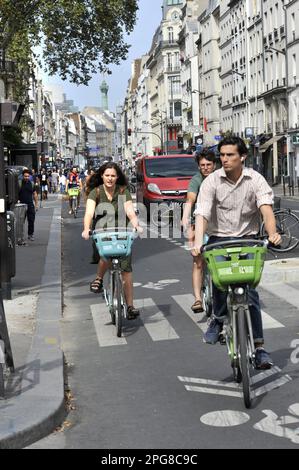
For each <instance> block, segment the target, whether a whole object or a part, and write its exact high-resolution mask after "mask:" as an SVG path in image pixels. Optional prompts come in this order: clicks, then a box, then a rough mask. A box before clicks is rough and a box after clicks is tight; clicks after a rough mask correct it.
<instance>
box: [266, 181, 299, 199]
mask: <svg viewBox="0 0 299 470" xmlns="http://www.w3.org/2000/svg"><path fill="white" fill-rule="evenodd" d="M272 189H273V192H274V196H277V197H281V198H282V199H284V200H287V201H297V202H299V192H298V188H297V187H296V188H294V196H290V194H289V188H288V186H286V187H285V195H284V194H283V185H282V184H278V185H277V186H273V187H272Z"/></svg>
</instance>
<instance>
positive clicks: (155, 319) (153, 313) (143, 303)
mask: <svg viewBox="0 0 299 470" xmlns="http://www.w3.org/2000/svg"><path fill="white" fill-rule="evenodd" d="M134 304H135V306H136V307H137V308H139V309H142V312H141V318H142V321H143V324H144V327H145V328H146V330H147V332H148V334H149V335H150V337H151V338H152V340H153V341H163V340H164V341H165V340H171V339H178V338H179V336H178V335H177V334H176V332H175V330H174V329H173V328H172V326H171V325H170V323H169V321H168V320H167V319H166V318H165V316H164V315H163V313H162V312H161V311H160V310H158V307H157V305H156V304H155V302H154V301H153V300H152V299H143V300H136V301H135V302H134Z"/></svg>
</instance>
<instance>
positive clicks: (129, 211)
mask: <svg viewBox="0 0 299 470" xmlns="http://www.w3.org/2000/svg"><path fill="white" fill-rule="evenodd" d="M124 208H125V213H126V215H127V217H128V219H129V220H130V222H131V224H132V225H133V228H134V229H135V230H137V231H138V232H142V231H143V230H142V228H141V227H140V226H139V222H138V217H137V215H136V213H135V209H134V206H133V202H132V201H127V202H125V204H124Z"/></svg>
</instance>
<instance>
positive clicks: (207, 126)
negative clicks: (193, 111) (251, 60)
mask: <svg viewBox="0 0 299 470" xmlns="http://www.w3.org/2000/svg"><path fill="white" fill-rule="evenodd" d="M198 21H199V24H200V40H199V45H200V47H199V54H200V55H201V60H200V64H201V70H200V74H199V84H200V86H199V91H198V94H199V99H200V104H201V108H202V109H201V128H202V130H203V136H204V139H203V140H204V144H205V145H207V146H214V145H215V144H216V143H217V141H218V139H219V130H220V106H219V102H220V99H221V91H222V83H221V78H220V71H221V51H220V1H219V0H210V1H209V5H208V8H207V9H206V10H205V11H204V12H203V13H202V14H201V15H200V16H199V18H198Z"/></svg>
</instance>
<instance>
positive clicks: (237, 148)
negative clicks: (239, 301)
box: [192, 136, 281, 369]
mask: <svg viewBox="0 0 299 470" xmlns="http://www.w3.org/2000/svg"><path fill="white" fill-rule="evenodd" d="M218 150H219V152H220V159H221V163H222V168H221V169H220V170H217V171H215V172H214V173H212V174H211V175H210V176H208V177H207V178H206V179H205V181H204V182H203V183H202V185H201V188H200V193H199V196H198V200H197V207H196V211H195V215H196V225H195V245H194V249H193V250H192V254H193V255H194V256H196V255H198V254H199V253H200V248H201V246H202V243H203V235H204V233H205V232H208V234H209V243H219V242H221V241H227V240H235V239H242V238H254V237H255V236H256V235H257V234H258V232H259V221H260V213H261V215H262V217H263V219H264V223H265V228H266V231H267V233H268V237H269V241H270V242H271V243H273V244H274V245H279V243H280V242H281V237H280V235H279V234H278V233H277V232H276V223H275V217H274V214H273V209H272V205H273V199H274V198H273V191H272V189H271V188H270V186H269V185H268V183H267V181H266V180H265V178H264V177H263V176H262V175H261V174H259V173H258V172H256V171H254V170H253V169H251V168H244V167H243V164H244V162H245V160H246V157H247V153H248V151H247V147H246V145H245V142H244V141H243V140H242V139H241V138H239V137H234V136H232V137H227V138H225V139H223V140H222V141H221V142H220V143H219V145H218ZM226 298H227V294H226V293H225V292H222V291H220V290H219V289H217V288H216V287H215V286H213V310H214V319H213V320H212V321H211V322H210V324H209V327H208V329H207V331H206V333H205V335H204V340H205V342H206V343H209V344H215V343H217V341H218V338H219V335H220V333H221V331H222V327H223V317H224V316H225V315H227V305H226ZM249 304H250V315H251V321H252V328H253V337H254V343H255V348H256V352H255V357H256V367H257V368H259V369H269V368H271V367H272V365H273V362H272V359H271V358H270V356H269V354H268V353H267V352H266V351H265V349H264V348H263V345H264V338H263V325H262V315H261V308H260V301H259V295H258V293H257V291H256V290H255V289H250V290H249Z"/></svg>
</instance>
